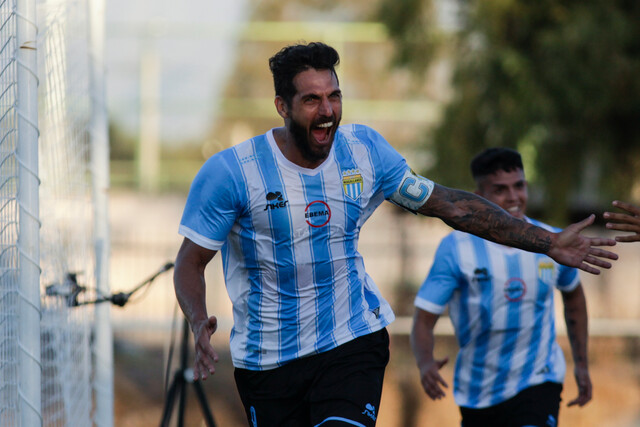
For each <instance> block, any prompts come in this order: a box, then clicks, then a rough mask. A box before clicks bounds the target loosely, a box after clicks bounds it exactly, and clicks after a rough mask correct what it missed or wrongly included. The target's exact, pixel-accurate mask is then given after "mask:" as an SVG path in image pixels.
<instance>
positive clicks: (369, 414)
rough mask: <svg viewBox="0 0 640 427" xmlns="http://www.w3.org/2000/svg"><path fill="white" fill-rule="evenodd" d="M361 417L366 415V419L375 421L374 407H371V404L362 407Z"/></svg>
mask: <svg viewBox="0 0 640 427" xmlns="http://www.w3.org/2000/svg"><path fill="white" fill-rule="evenodd" d="M362 414H363V415H366V416H367V417H369V418H371V419H372V420H373V421H375V420H376V407H375V406H373V405H372V404H371V403H367V404H366V405H365V407H364V411H362Z"/></svg>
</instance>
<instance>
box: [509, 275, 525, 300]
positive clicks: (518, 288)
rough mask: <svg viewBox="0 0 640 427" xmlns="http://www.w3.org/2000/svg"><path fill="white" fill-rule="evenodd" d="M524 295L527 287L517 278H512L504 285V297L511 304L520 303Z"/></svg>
mask: <svg viewBox="0 0 640 427" xmlns="http://www.w3.org/2000/svg"><path fill="white" fill-rule="evenodd" d="M526 293H527V285H526V284H525V283H524V280H522V279H520V278H518V277H512V278H511V279H509V280H507V283H505V284H504V296H505V298H507V299H508V300H509V301H511V302H517V301H520V300H521V299H522V298H523V297H524V294H526Z"/></svg>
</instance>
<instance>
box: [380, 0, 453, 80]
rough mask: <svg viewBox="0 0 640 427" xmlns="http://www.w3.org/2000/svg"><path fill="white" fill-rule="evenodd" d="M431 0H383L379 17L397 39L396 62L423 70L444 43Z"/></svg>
mask: <svg viewBox="0 0 640 427" xmlns="http://www.w3.org/2000/svg"><path fill="white" fill-rule="evenodd" d="M432 6H433V4H432V0H382V1H381V2H380V6H379V9H378V13H377V18H378V19H379V20H380V21H381V22H383V23H384V24H385V25H386V26H387V29H388V31H389V34H390V36H391V37H392V39H393V40H394V41H395V45H396V46H395V47H396V49H395V54H394V57H393V63H394V64H395V65H397V66H402V67H406V68H408V69H409V70H411V71H413V72H415V73H424V72H425V71H426V69H427V68H428V66H429V64H430V62H431V60H432V59H433V56H434V54H435V51H436V49H437V47H438V45H439V43H440V42H441V38H440V35H439V33H438V31H437V27H436V25H435V22H434V14H433V13H432V9H433V7H432Z"/></svg>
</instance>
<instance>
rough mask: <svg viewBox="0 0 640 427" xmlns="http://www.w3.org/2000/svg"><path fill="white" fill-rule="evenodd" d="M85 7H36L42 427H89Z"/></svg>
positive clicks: (90, 259)
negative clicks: (37, 23)
mask: <svg viewBox="0 0 640 427" xmlns="http://www.w3.org/2000/svg"><path fill="white" fill-rule="evenodd" d="M87 8H88V6H87V2H86V1H83V0H77V1H76V0H65V1H57V2H55V3H53V2H48V3H43V4H40V5H39V7H38V16H39V21H40V22H39V25H38V26H39V29H40V31H39V35H38V51H39V57H38V68H39V72H38V75H39V79H40V86H39V92H38V98H39V125H40V148H39V168H40V178H41V185H40V213H41V214H40V218H41V221H42V228H41V232H40V260H41V267H42V274H41V281H40V283H41V295H42V300H41V304H42V322H41V354H42V415H43V419H44V425H45V426H72V425H73V426H86V425H91V424H92V421H91V411H92V393H91V372H92V369H91V366H92V364H91V350H90V345H91V329H92V328H91V325H92V322H93V321H94V317H93V307H92V306H91V305H82V304H80V305H78V301H79V300H80V302H82V301H86V300H91V299H94V297H95V295H93V292H92V291H91V289H95V277H94V264H95V256H94V255H93V253H92V252H93V246H92V232H91V230H92V225H93V220H92V218H93V211H92V192H91V188H92V187H91V179H92V175H91V171H90V160H91V159H90V138H89V136H90V135H89V125H90V113H91V99H90V93H91V91H90V81H89V76H90V73H89V71H90V70H89V65H90V57H89V28H88V25H89V22H90V21H89V19H88V10H87ZM82 288H85V289H82ZM78 296H80V298H78Z"/></svg>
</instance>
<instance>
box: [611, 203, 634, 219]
mask: <svg viewBox="0 0 640 427" xmlns="http://www.w3.org/2000/svg"><path fill="white" fill-rule="evenodd" d="M611 204H612V205H613V206H615V207H616V208H619V209H622V210H625V211H627V212H629V213H630V214H632V215H636V216H638V215H640V207H638V206H635V205H632V204H631V203H627V202H621V201H620V200H614V201H613V203H611Z"/></svg>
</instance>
